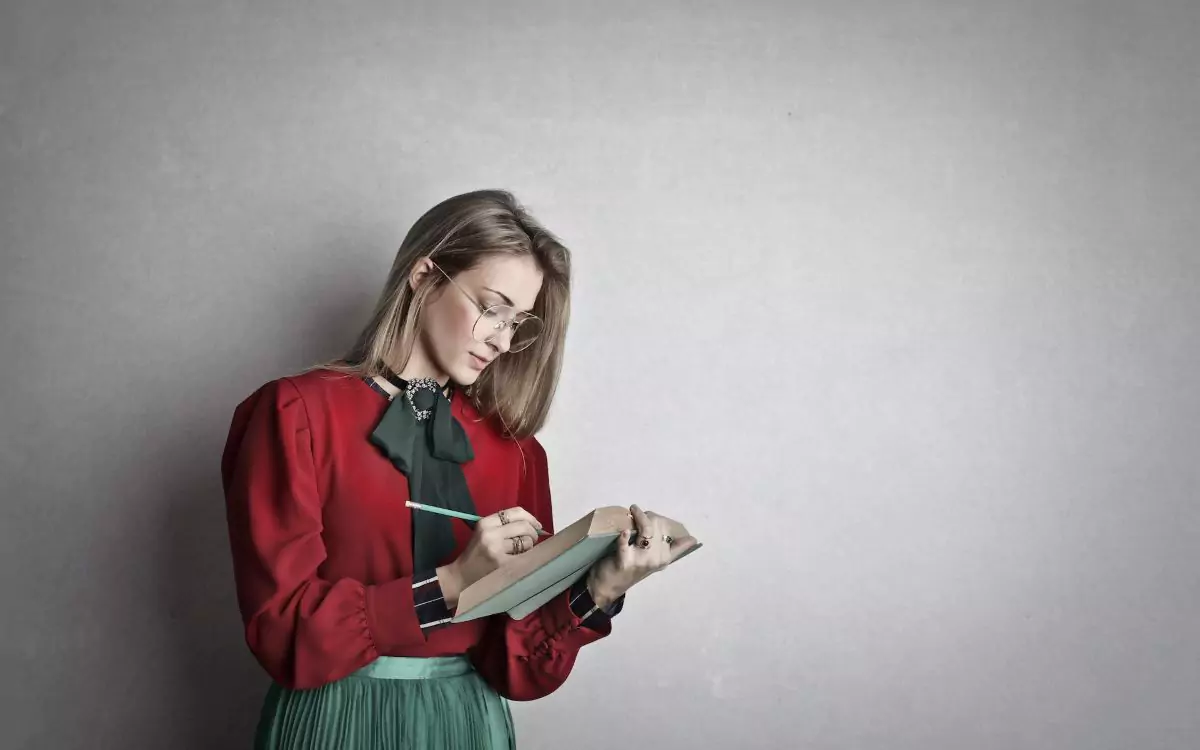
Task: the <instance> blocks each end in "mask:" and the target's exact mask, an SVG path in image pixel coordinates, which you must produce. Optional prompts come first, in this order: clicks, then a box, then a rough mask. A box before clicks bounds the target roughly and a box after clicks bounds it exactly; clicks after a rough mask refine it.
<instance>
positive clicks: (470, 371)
mask: <svg viewBox="0 0 1200 750" xmlns="http://www.w3.org/2000/svg"><path fill="white" fill-rule="evenodd" d="M482 374H483V370H476V369H475V368H474V367H471V366H470V365H463V366H462V367H460V368H459V370H458V372H456V373H454V382H455V383H458V384H459V385H461V386H463V387H466V386H468V385H471V384H472V383H474V382H475V381H476V380H479V376H480V375H482Z"/></svg>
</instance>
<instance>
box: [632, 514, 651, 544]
mask: <svg viewBox="0 0 1200 750" xmlns="http://www.w3.org/2000/svg"><path fill="white" fill-rule="evenodd" d="M629 512H630V513H632V514H633V524H634V526H636V527H637V535H638V536H639V537H642V538H650V539H653V538H654V537H653V534H654V523H653V522H652V521H651V520H650V517H649V516H647V515H646V514H645V513H644V512H643V511H642V509H641V508H639V507H638V506H637V505H636V504H635V505H631V506H629ZM638 546H641V545H640V544H639V545H638Z"/></svg>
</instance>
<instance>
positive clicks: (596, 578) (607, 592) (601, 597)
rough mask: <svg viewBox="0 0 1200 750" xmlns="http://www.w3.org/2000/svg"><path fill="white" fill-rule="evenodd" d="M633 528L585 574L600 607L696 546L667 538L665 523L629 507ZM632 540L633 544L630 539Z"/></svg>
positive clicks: (686, 540)
mask: <svg viewBox="0 0 1200 750" xmlns="http://www.w3.org/2000/svg"><path fill="white" fill-rule="evenodd" d="M629 512H630V513H631V514H632V515H633V523H634V527H635V528H634V529H633V530H632V531H624V532H622V533H621V536H620V538H619V539H618V541H617V549H616V550H615V551H614V552H613V553H612V554H611V555H609V556H608V557H605V558H604V559H603V560H600V561H599V562H597V563H596V564H595V565H593V566H592V569H591V570H590V571H589V572H588V582H587V587H588V593H590V594H591V595H592V600H593V601H595V602H596V604H598V605H599V606H601V607H607V606H608V605H610V604H612V603H613V602H615V601H616V600H617V599H619V598H621V596H623V595H624V594H625V592H626V591H628V590H629V589H630V588H632V587H633V585H634V584H636V583H638V582H640V581H642V580H644V579H645V578H646V577H647V576H649V575H651V574H653V573H657V572H658V571H660V570H662V569H663V568H665V567H667V566H668V565H670V564H671V563H672V562H674V561H675V560H676V559H678V558H679V556H680V555H682V554H683V553H685V552H687V551H688V550H689V549H691V548H692V547H694V546H696V539H695V538H694V537H690V536H686V537H683V538H682V539H670V540H669V541H668V539H669V537H668V536H667V524H666V520H665V519H663V518H662V517H661V516H657V515H655V514H653V513H646V512H644V511H643V510H642V509H641V508H639V507H638V506H636V505H631V506H629ZM631 539H633V544H630V540H631Z"/></svg>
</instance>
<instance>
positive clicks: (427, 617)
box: [412, 570, 454, 633]
mask: <svg viewBox="0 0 1200 750" xmlns="http://www.w3.org/2000/svg"><path fill="white" fill-rule="evenodd" d="M412 587H413V604H414V605H415V606H416V608H417V621H418V622H420V623H421V632H422V633H428V632H429V631H431V630H436V629H437V628H440V627H445V626H446V625H449V624H450V621H451V619H453V617H454V613H453V612H451V611H450V610H449V609H447V608H446V597H445V596H443V595H442V586H441V584H440V583H438V577H437V571H436V570H425V571H418V572H417V573H414V574H413V584H412Z"/></svg>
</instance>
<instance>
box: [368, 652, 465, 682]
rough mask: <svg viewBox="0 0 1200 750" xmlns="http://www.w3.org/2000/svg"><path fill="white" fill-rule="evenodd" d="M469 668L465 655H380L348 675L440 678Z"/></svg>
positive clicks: (407, 678) (452, 675)
mask: <svg viewBox="0 0 1200 750" xmlns="http://www.w3.org/2000/svg"><path fill="white" fill-rule="evenodd" d="M471 670H472V667H471V662H470V661H468V660H467V657H465V656H434V657H430V658H427V659H421V658H415V657H409V656H381V657H379V658H378V659H376V660H375V661H373V662H371V663H370V664H368V665H367V666H365V667H363V668H362V669H360V670H358V671H357V672H354V673H353V674H351V675H350V676H351V677H371V678H373V679H376V680H440V679H443V678H446V677H462V676H463V675H465V674H469V673H470V672H471Z"/></svg>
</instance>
